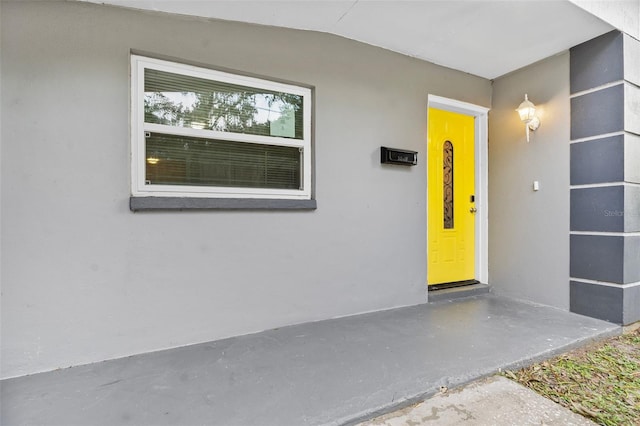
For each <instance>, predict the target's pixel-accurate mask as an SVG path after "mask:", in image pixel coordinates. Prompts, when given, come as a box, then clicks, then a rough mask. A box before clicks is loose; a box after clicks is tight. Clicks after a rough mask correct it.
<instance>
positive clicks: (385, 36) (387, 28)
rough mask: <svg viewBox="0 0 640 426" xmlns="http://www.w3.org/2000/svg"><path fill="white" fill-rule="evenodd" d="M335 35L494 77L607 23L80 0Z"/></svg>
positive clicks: (325, 5) (469, 0)
mask: <svg viewBox="0 0 640 426" xmlns="http://www.w3.org/2000/svg"><path fill="white" fill-rule="evenodd" d="M80 1H88V2H93V3H104V4H109V5H115V6H122V7H128V8H134V9H142V10H152V11H158V12H166V13H173V14H180V15H192V16H197V17H201V18H212V19H222V20H230V21H239V22H248V23H253V24H261V25H269V26H276V27H286V28H295V29H300V30H310V31H320V32H326V33H331V34H336V35H339V36H343V37H346V38H349V39H353V40H357V41H360V42H363V43H367V44H370V45H374V46H378V47H382V48H384V49H388V50H392V51H395V52H399V53H402V54H405V55H408V56H412V57H415V58H418V59H422V60H425V61H429V62H432V63H436V64H439V65H443V66H446V67H450V68H453V69H457V70H460V71H464V72H467V73H470V74H474V75H477V76H480V77H484V78H487V79H494V78H496V77H499V76H501V75H504V74H507V73H509V72H511V71H514V70H516V69H519V68H522V67H524V66H527V65H529V64H532V63H534V62H537V61H539V60H541V59H544V58H547V57H549V56H552V55H555V54H557V53H559V52H562V51H565V50H567V49H569V48H570V47H573V46H575V45H577V44H580V43H582V42H584V41H587V40H590V39H592V38H594V37H597V36H598V35H601V34H604V33H605V32H608V31H610V30H612V29H613V28H612V27H611V26H610V25H609V24H607V23H605V22H603V21H601V20H600V19H598V18H597V17H595V16H593V15H591V14H589V13H588V12H586V11H585V10H583V9H581V8H580V7H578V6H576V5H575V4H573V3H571V2H570V1H567V0H550V1H544V0H528V1H504V0H502V1H495V0H475V1H474V0H449V1H429V0H414V1H402V0H396V1H374V0H311V1H293V0H284V1H273V0H252V1H247V0H216V1H206V0H199V1H198V0H197V1H190V0H184V1H177V0H174V1H171V0H160V1H154V0H106V1H100V0H80Z"/></svg>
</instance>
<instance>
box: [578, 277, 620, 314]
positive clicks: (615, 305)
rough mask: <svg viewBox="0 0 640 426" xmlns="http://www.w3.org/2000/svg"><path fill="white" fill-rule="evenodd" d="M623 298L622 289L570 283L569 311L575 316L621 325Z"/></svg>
mask: <svg viewBox="0 0 640 426" xmlns="http://www.w3.org/2000/svg"><path fill="white" fill-rule="evenodd" d="M623 296H624V294H623V289H622V288H618V287H612V286H605V285H598V284H590V283H584V282H580V281H571V282H570V283H569V299H570V302H569V310H570V311H571V312H575V313H576V314H581V315H586V316H589V317H592V318H598V319H602V320H605V321H610V322H614V323H616V324H622V321H623Z"/></svg>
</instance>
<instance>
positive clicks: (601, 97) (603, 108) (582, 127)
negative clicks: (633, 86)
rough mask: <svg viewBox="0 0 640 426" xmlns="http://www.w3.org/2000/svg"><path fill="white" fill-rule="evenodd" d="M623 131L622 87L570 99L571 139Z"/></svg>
mask: <svg viewBox="0 0 640 426" xmlns="http://www.w3.org/2000/svg"><path fill="white" fill-rule="evenodd" d="M622 130H624V85H623V84H619V85H617V86H613V87H609V88H607V89H602V90H598V91H597V92H593V93H588V94H586V95H582V96H578V97H575V98H572V99H571V139H580V138H586V137H590V136H598V135H602V134H605V133H612V132H619V131H622Z"/></svg>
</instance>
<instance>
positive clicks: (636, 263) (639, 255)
mask: <svg viewBox="0 0 640 426" xmlns="http://www.w3.org/2000/svg"><path fill="white" fill-rule="evenodd" d="M639 281H640V236H626V237H624V283H625V284H629V283H635V282H639Z"/></svg>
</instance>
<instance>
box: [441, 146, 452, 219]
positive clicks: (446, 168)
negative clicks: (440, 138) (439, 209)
mask: <svg viewBox="0 0 640 426" xmlns="http://www.w3.org/2000/svg"><path fill="white" fill-rule="evenodd" d="M442 158H443V161H442V169H443V170H442V171H443V174H442V175H443V179H442V184H443V201H444V229H453V144H452V143H451V142H450V141H446V142H445V143H444V147H443V156H442Z"/></svg>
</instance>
